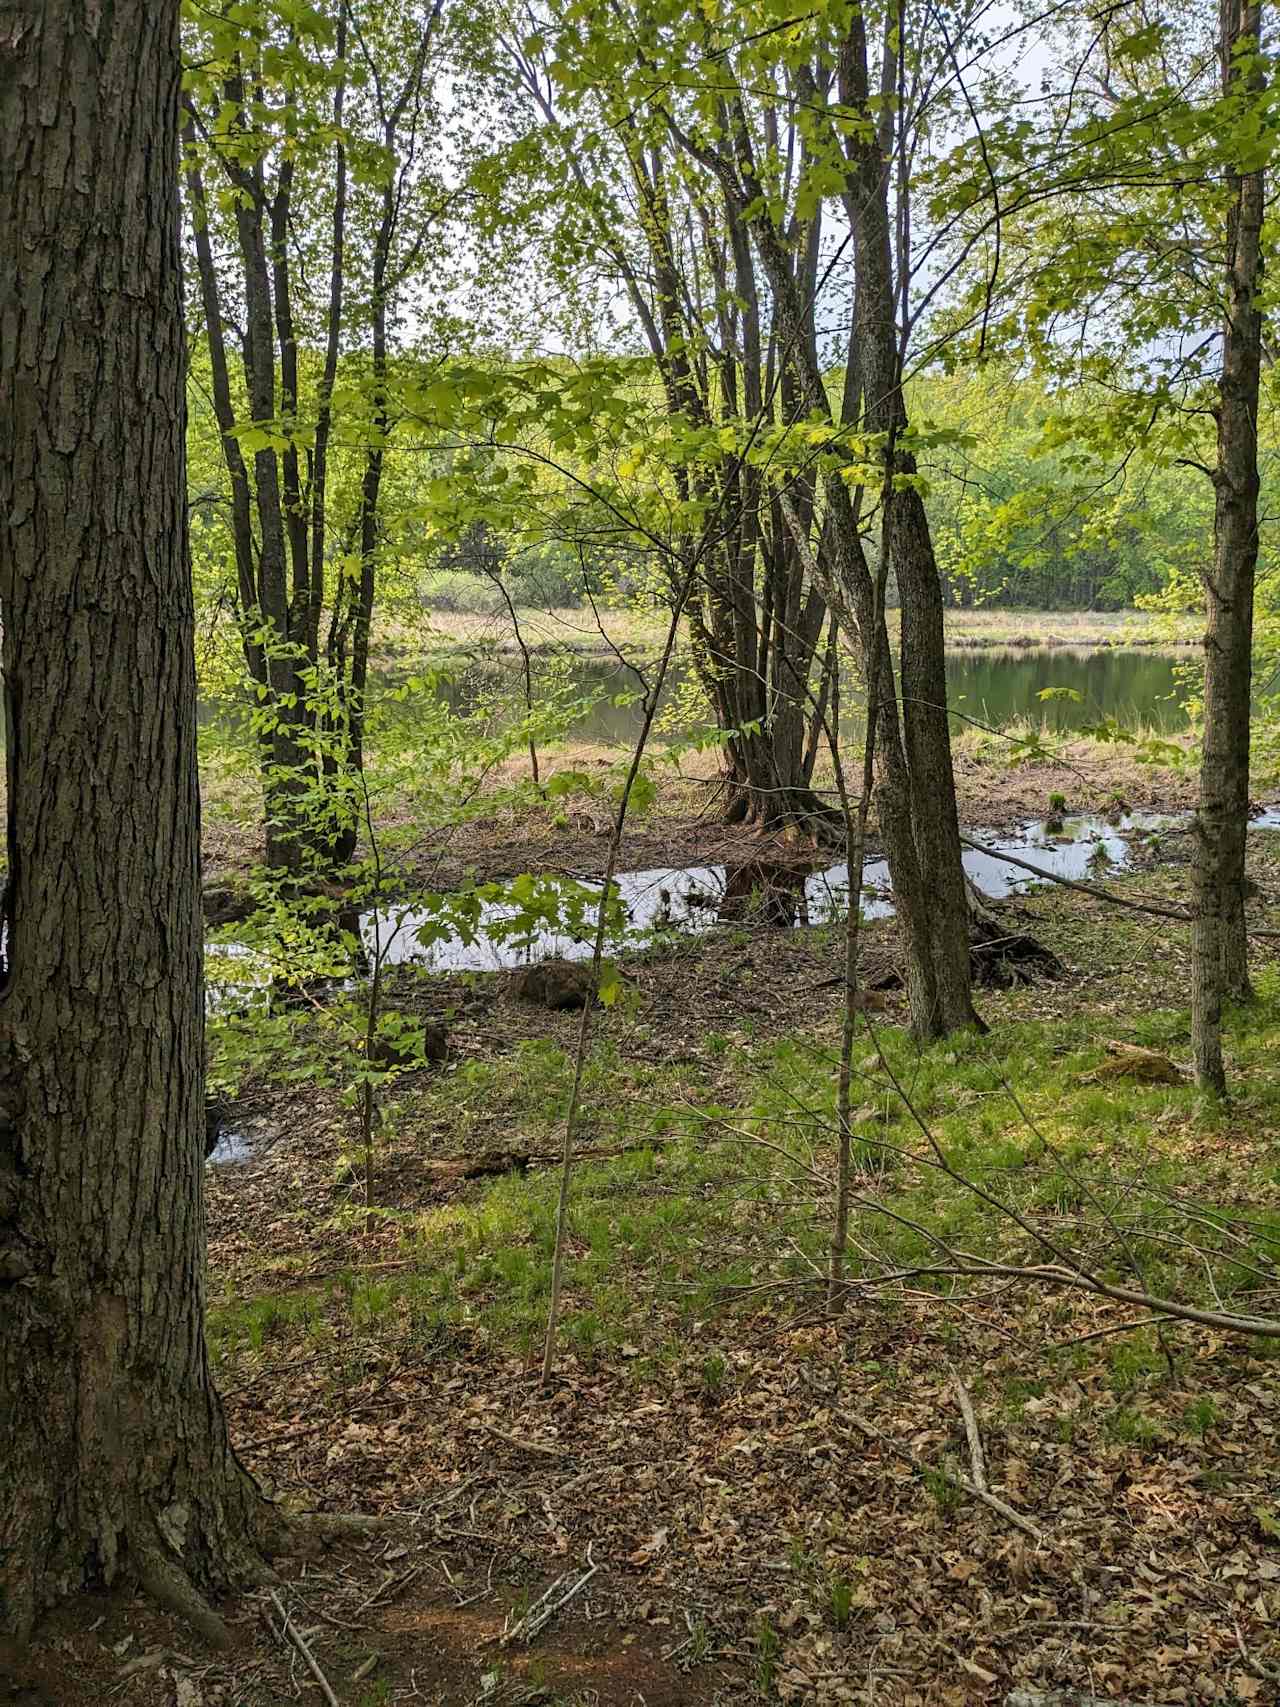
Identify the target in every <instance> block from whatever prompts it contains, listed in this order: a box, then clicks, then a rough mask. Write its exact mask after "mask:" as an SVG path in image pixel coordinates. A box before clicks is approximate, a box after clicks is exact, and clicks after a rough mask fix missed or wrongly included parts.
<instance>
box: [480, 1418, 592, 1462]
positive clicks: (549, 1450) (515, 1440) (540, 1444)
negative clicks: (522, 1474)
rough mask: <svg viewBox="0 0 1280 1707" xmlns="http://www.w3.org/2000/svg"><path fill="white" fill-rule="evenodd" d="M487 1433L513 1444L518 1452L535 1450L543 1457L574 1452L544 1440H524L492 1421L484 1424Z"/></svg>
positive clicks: (555, 1456) (507, 1443)
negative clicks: (494, 1424)
mask: <svg viewBox="0 0 1280 1707" xmlns="http://www.w3.org/2000/svg"><path fill="white" fill-rule="evenodd" d="M484 1431H485V1433H486V1434H491V1435H492V1436H493V1438H494V1439H495V1440H500V1441H501V1442H502V1443H503V1445H504V1446H513V1447H515V1449H516V1451H517V1452H534V1453H536V1454H537V1455H538V1456H539V1457H541V1458H569V1457H571V1456H572V1454H571V1453H570V1452H569V1451H568V1449H567V1448H566V1447H563V1446H552V1445H550V1444H549V1443H548V1442H546V1441H542V1440H524V1439H522V1438H521V1437H520V1436H519V1435H518V1434H508V1433H507V1432H506V1430H505V1429H501V1428H495V1427H494V1426H493V1424H492V1423H485V1424H484Z"/></svg>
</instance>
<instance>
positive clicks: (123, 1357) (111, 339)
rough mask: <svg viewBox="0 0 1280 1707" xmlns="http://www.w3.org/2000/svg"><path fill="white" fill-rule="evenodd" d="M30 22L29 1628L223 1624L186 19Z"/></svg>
mask: <svg viewBox="0 0 1280 1707" xmlns="http://www.w3.org/2000/svg"><path fill="white" fill-rule="evenodd" d="M25 20H26V28H25V30H24V31H23V32H20V33H19V34H17V35H16V36H15V37H14V38H13V40H12V41H11V42H10V43H9V46H8V55H7V57H6V59H5V62H4V68H3V71H2V72H0V229H2V230H3V231H4V232H5V234H6V245H5V260H6V266H5V273H6V275H7V276H6V277H5V279H4V282H3V290H2V292H0V294H2V297H3V301H4V304H5V308H4V366H3V370H0V616H2V619H3V625H4V652H3V667H4V673H5V678H6V685H7V689H8V702H9V708H10V718H9V723H8V730H7V743H6V745H7V761H8V764H7V770H8V815H9V846H10V860H11V869H10V880H11V887H10V892H9V916H8V930H7V933H6V943H5V948H6V958H5V967H4V974H3V988H2V993H0V1466H3V1469H2V1471H0V1630H3V1631H5V1632H8V1633H17V1634H19V1635H22V1634H25V1633H26V1632H27V1631H28V1630H29V1629H30V1627H31V1624H32V1622H33V1620H34V1619H35V1618H36V1617H37V1616H38V1615H39V1614H40V1612H41V1611H42V1609H43V1608H45V1607H47V1606H48V1605H50V1604H51V1603H52V1602H54V1601H55V1600H56V1599H58V1598H59V1597H60V1596H62V1595H65V1594H67V1593H69V1592H72V1591H74V1590H75V1589H77V1588H79V1587H80V1586H81V1585H83V1584H86V1583H91V1582H111V1581H112V1580H114V1579H115V1578H117V1577H118V1576H119V1575H120V1574H121V1573H122V1572H129V1573H131V1574H132V1575H133V1576H134V1577H135V1578H137V1579H140V1580H142V1581H143V1582H144V1583H146V1584H147V1585H148V1586H150V1587H151V1588H152V1589H153V1590H154V1591H156V1592H157V1593H159V1594H160V1595H161V1596H162V1597H163V1598H165V1599H167V1600H168V1601H170V1602H171V1603H172V1604H175V1605H182V1606H184V1607H185V1608H186V1609H188V1610H192V1609H194V1608H195V1606H196V1604H197V1603H196V1602H195V1598H194V1596H192V1595H191V1594H190V1587H189V1585H190V1584H192V1583H195V1584H196V1585H198V1586H199V1587H200V1588H202V1589H206V1590H216V1589H218V1588H220V1587H223V1586H225V1585H226V1584H227V1583H228V1582H229V1581H231V1580H233V1579H234V1578H235V1577H236V1576H237V1575H239V1574H240V1572H241V1570H242V1568H244V1567H245V1566H246V1565H247V1563H248V1560H249V1558H250V1556H251V1553H252V1550H253V1547H254V1544H255V1542H256V1539H257V1532H258V1529H259V1525H260V1522H261V1514H262V1510H263V1508H262V1506H261V1503H260V1501H259V1497H258V1495H257V1493H256V1491H255V1489H254V1487H253V1484H252V1482H251V1481H250V1480H249V1478H248V1477H247V1475H246V1474H245V1473H244V1471H243V1470H242V1469H241V1468H240V1467H239V1465H238V1464H237V1462H236V1460H235V1458H234V1455H233V1454H232V1452H231V1449H230V1446H229V1444H228V1440H227V1432H226V1426H225V1423H224V1419H223V1412H222V1407H221V1404H220V1402H219V1400H218V1396H217V1393H216V1391H215V1390H214V1386H213V1383H212V1380H211V1378H210V1371H209V1364H208V1357H207V1353H206V1348H205V1338H204V1306H205V1284H204V1204H203V1196H202V1187H201V1176H202V1168H203V1131H204V1128H203V1095H202V1086H201V1058H202V1026H203V1015H202V990H201V934H200V933H201V925H200V911H199V805H198V796H197V788H196V769H195V670H194V657H193V615H192V604H191V584H190V576H189V572H188V566H187V560H186V548H185V538H186V528H185V514H184V511H185V486H184V447H183V433H184V426H185V408H184V382H185V358H184V351H183V336H182V314H181V302H180V294H179V265H178V247H177V240H176V237H177V198H176V188H177V186H176V173H177V163H178V147H177V144H178V90H179V76H180V64H179V54H178V4H177V0H117V4H116V5H114V6H113V7H100V6H96V5H91V4H89V3H88V0H45V3H44V4H43V5H42V6H40V7H38V8H29V9H27V12H26V14H25ZM205 1627H206V1629H207V1630H209V1632H210V1633H213V1632H214V1631H215V1630H216V1628H217V1627H216V1624H215V1623H214V1622H213V1621H212V1620H211V1619H209V1618H206V1620H205Z"/></svg>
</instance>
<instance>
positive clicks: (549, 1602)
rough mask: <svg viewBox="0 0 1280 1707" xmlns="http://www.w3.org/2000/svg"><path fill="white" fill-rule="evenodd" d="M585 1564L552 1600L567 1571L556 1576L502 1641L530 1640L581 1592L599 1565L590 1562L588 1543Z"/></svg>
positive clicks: (505, 1634)
mask: <svg viewBox="0 0 1280 1707" xmlns="http://www.w3.org/2000/svg"><path fill="white" fill-rule="evenodd" d="M587 1566H588V1568H587V1569H586V1570H585V1571H584V1572H583V1573H582V1575H581V1576H580V1577H579V1578H578V1580H577V1582H575V1583H573V1584H571V1585H570V1587H569V1588H567V1589H566V1590H565V1592H564V1593H563V1594H562V1595H561V1596H560V1598H559V1600H553V1599H552V1596H553V1595H554V1594H555V1592H556V1590H557V1589H558V1588H560V1587H561V1585H562V1584H563V1583H564V1581H565V1578H566V1577H567V1576H568V1575H569V1573H568V1571H566V1572H565V1573H564V1575H563V1576H559V1577H557V1578H556V1580H555V1582H553V1583H552V1585H551V1587H550V1588H549V1589H547V1590H546V1592H545V1593H544V1594H542V1595H540V1596H539V1597H538V1599H537V1600H535V1601H534V1603H533V1605H532V1606H531V1607H530V1608H529V1610H528V1611H527V1612H526V1613H525V1615H524V1617H523V1618H519V1619H517V1620H516V1622H515V1624H513V1625H512V1627H511V1629H510V1630H508V1631H506V1632H505V1633H504V1634H503V1637H502V1640H503V1642H504V1643H506V1642H514V1641H516V1640H517V1638H518V1639H520V1640H522V1641H524V1642H532V1640H533V1638H534V1637H535V1636H536V1635H537V1634H538V1631H539V1630H541V1629H542V1628H543V1627H544V1625H546V1624H548V1623H550V1621H551V1619H552V1618H554V1617H555V1615H556V1613H557V1612H559V1611H560V1609H561V1607H562V1606H567V1605H568V1604H569V1602H570V1601H571V1600H572V1599H573V1598H574V1596H575V1595H578V1594H581V1593H582V1591H583V1589H584V1588H585V1587H586V1586H587V1584H588V1583H589V1582H590V1581H591V1579H592V1577H593V1576H595V1574H596V1572H597V1571H598V1570H599V1569H600V1567H599V1565H597V1564H594V1563H593V1562H592V1559H591V1547H590V1545H589V1544H588V1546H587Z"/></svg>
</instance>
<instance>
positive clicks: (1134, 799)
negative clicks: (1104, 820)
mask: <svg viewBox="0 0 1280 1707" xmlns="http://www.w3.org/2000/svg"><path fill="white" fill-rule="evenodd" d="M616 760H617V754H616V753H615V752H610V751H609V750H608V749H604V748H601V747H590V748H588V747H582V746H579V747H574V748H571V749H568V750H560V751H557V752H553V753H548V754H546V755H544V759H543V777H544V780H545V778H546V777H547V776H548V775H551V774H554V772H555V771H556V770H558V769H560V770H562V769H575V770H578V771H585V772H586V773H587V774H588V775H590V774H593V773H596V774H599V775H600V777H601V781H602V785H603V783H604V781H605V773H606V772H608V771H609V770H610V769H611V768H612V767H613V766H614V764H615V763H616ZM527 766H528V762H527V760H524V761H521V762H520V763H518V764H513V765H511V766H509V767H508V768H507V769H506V770H505V771H504V772H502V773H501V774H500V775H499V776H497V777H495V788H496V787H509V786H510V784H511V783H513V782H516V781H518V780H519V779H520V777H521V775H522V774H523V772H524V771H527ZM955 772H956V797H957V804H958V806H959V811H960V821H961V823H962V824H966V825H981V826H983V827H984V828H986V829H990V830H996V831H999V830H1006V829H1010V828H1013V827H1014V826H1016V825H1018V824H1020V823H1023V822H1025V821H1026V820H1027V819H1031V818H1041V817H1044V816H1045V815H1046V814H1047V813H1048V812H1049V811H1050V809H1051V804H1052V797H1053V796H1054V795H1060V796H1062V799H1063V801H1064V802H1065V810H1066V811H1067V812H1068V813H1070V814H1079V813H1101V814H1106V813H1109V812H1111V811H1113V810H1114V808H1115V807H1116V805H1117V803H1118V802H1122V803H1123V805H1124V807H1125V808H1127V809H1128V810H1130V811H1133V812H1178V811H1185V810H1188V809H1189V808H1190V807H1191V806H1192V805H1193V804H1194V802H1195V796H1196V786H1195V776H1194V774H1193V772H1192V771H1191V770H1190V768H1187V769H1183V770H1176V771H1175V770H1170V769H1163V768H1157V767H1155V766H1153V765H1143V764H1139V763H1138V761H1137V759H1136V758H1135V757H1134V756H1133V754H1132V752H1131V751H1130V750H1129V749H1126V748H1123V747H1100V746H1098V745H1097V744H1096V743H1093V742H1090V741H1076V742H1068V743H1066V744H1065V745H1064V746H1062V747H1061V748H1060V749H1059V751H1058V754H1057V756H1056V757H1055V760H1054V762H1052V763H1037V762H1027V763H1023V764H1018V765H1010V764H1008V763H1005V762H999V763H997V762H993V761H992V760H991V758H989V757H986V756H984V757H981V758H978V757H975V756H973V755H972V754H971V753H969V752H966V751H965V750H964V748H963V747H961V748H960V749H959V750H958V751H957V752H956V755H955ZM722 804H723V789H722V785H721V784H720V782H719V779H718V778H717V777H716V776H715V775H714V773H713V772H712V771H711V770H710V767H707V770H706V771H705V773H703V774H685V775H683V776H674V777H673V776H662V777H660V780H659V796H658V800H657V803H656V804H655V806H654V808H653V809H652V810H651V811H650V812H648V813H646V814H643V815H640V814H637V815H635V816H633V817H632V819H631V820H630V822H629V823H628V825H627V829H626V832H625V835H624V837H623V844H622V849H621V857H620V860H619V866H620V867H621V868H623V869H633V870H638V869H642V868H647V867H654V866H662V865H671V866H691V865H726V866H732V865H740V864H743V863H745V862H746V861H749V860H752V859H760V858H762V857H769V856H771V855H774V854H776V855H777V856H778V857H788V856H790V855H792V854H794V853H795V852H796V851H797V849H796V848H795V845H794V844H788V843H787V842H785V841H783V840H781V839H778V838H762V837H760V836H758V835H756V834H753V833H752V834H744V833H743V831H742V830H740V829H737V828H733V827H730V826H727V825H725V824H723V823H722V822H721V821H720V813H721V810H722ZM611 828H612V808H611V804H610V802H609V800H608V798H607V797H605V795H604V793H603V789H602V793H601V795H600V796H599V797H595V796H591V797H588V796H586V795H580V796H570V797H568V798H567V799H559V800H557V801H556V802H555V803H554V805H546V806H539V805H526V806H522V807H515V806H510V805H501V806H497V805H495V807H494V809H493V810H491V811H488V812H486V810H485V802H484V800H483V798H482V799H481V800H479V801H478V802H477V814H476V816H475V818H473V819H472V820H471V821H470V822H468V823H464V824H459V825H452V826H450V827H449V828H448V829H447V830H440V831H430V830H428V831H426V832H425V833H424V834H421V835H418V834H415V833H414V832H415V831H416V830H417V829H418V825H417V823H416V822H415V819H414V816H413V813H412V811H411V809H410V808H409V806H408V804H407V803H404V802H400V803H397V802H394V801H392V802H390V803H388V805H387V806H386V808H384V810H383V812H382V813H381V814H380V818H379V830H380V832H381V833H382V834H383V836H384V837H385V838H386V843H385V844H384V848H385V846H387V845H390V844H391V843H392V841H393V840H398V841H401V842H407V843H409V846H408V848H407V850H406V852H405V853H404V854H403V855H399V856H397V857H396V864H397V865H398V867H399V869H400V871H401V873H402V875H403V879H404V887H405V889H406V891H409V890H412V889H415V888H416V889H458V888H462V887H463V886H464V885H466V884H468V883H471V882H488V881H495V882H496V881H498V880H500V879H503V878H508V877H514V876H517V875H518V874H519V873H521V872H525V871H532V872H547V873H552V874H561V875H565V876H572V877H582V878H590V877H598V876H599V875H600V873H601V872H602V870H603V869H604V863H605V859H606V856H607V852H608V841H609V834H610V831H611ZM872 847H873V849H874V847H875V841H874V827H873V839H872ZM260 858H261V845H260V840H259V837H258V834H257V831H256V827H255V825H254V815H253V813H252V811H240V812H237V813H236V814H235V816H234V817H233V816H231V815H230V814H229V813H225V812H217V811H208V810H206V813H205V820H204V869H205V880H206V884H209V885H219V886H221V885H227V884H233V885H234V884H236V883H238V882H239V881H241V880H242V879H243V878H244V877H245V876H246V875H247V873H248V872H249V871H250V870H251V869H252V867H253V866H254V865H255V864H256V863H257V862H258V861H259V860H260Z"/></svg>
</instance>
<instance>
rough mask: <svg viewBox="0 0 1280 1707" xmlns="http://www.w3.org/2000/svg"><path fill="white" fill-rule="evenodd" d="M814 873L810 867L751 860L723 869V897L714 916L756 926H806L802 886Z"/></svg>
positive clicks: (806, 907)
mask: <svg viewBox="0 0 1280 1707" xmlns="http://www.w3.org/2000/svg"><path fill="white" fill-rule="evenodd" d="M816 870H817V867H816V866H815V865H812V864H808V865H797V864H796V863H795V862H794V861H792V862H789V863H786V864H782V863H779V862H778V861H775V860H764V859H753V860H747V861H745V862H744V863H743V864H742V865H730V866H727V867H726V868H725V874H724V894H723V895H722V896H721V899H720V906H719V908H718V916H719V918H720V920H721V922H722V923H726V924H727V923H741V922H742V921H744V920H748V921H750V922H751V923H752V924H758V925H779V926H790V925H795V924H808V923H809V912H808V906H807V904H806V901H805V883H806V881H807V879H808V878H809V876H810V874H811V873H812V872H814V871H816Z"/></svg>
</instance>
